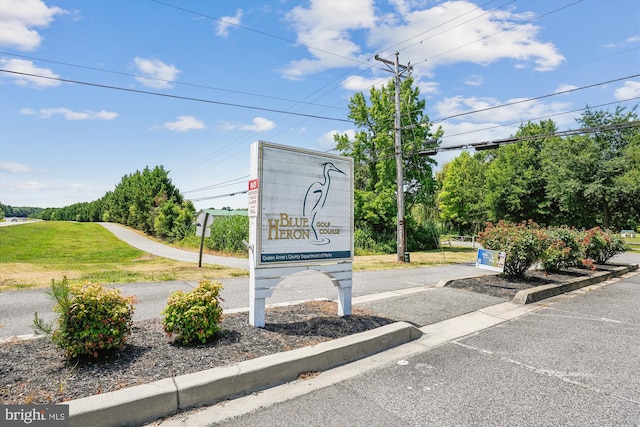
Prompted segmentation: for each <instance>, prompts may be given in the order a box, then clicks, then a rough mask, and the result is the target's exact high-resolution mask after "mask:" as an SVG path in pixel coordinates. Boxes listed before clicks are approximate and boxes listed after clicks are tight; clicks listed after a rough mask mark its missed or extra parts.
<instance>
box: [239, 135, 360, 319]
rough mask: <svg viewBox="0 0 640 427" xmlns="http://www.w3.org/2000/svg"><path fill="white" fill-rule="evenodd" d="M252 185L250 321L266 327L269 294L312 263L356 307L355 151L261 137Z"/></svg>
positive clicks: (343, 310) (344, 311)
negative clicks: (342, 151) (351, 154)
mask: <svg viewBox="0 0 640 427" xmlns="http://www.w3.org/2000/svg"><path fill="white" fill-rule="evenodd" d="M248 190H249V240H250V242H249V248H250V250H249V268H250V301H249V323H250V324H251V325H253V326H257V327H264V325H265V298H268V297H270V296H271V295H272V294H273V291H274V288H275V287H276V285H277V284H278V283H279V282H280V281H282V280H283V279H284V278H285V277H286V276H288V275H290V274H293V273H297V272H299V271H304V270H317V271H320V272H321V273H324V274H325V275H327V276H328V277H329V278H330V279H331V280H332V282H333V284H334V285H335V286H337V288H338V315H340V316H345V315H349V314H351V284H352V275H353V268H352V266H353V159H351V158H348V157H342V156H336V155H330V154H326V153H321V152H317V151H310V150H303V149H298V148H294V147H287V146H283V145H276V144H271V143H267V142H263V141H257V142H255V143H254V144H252V146H251V172H250V181H249V189H248Z"/></svg>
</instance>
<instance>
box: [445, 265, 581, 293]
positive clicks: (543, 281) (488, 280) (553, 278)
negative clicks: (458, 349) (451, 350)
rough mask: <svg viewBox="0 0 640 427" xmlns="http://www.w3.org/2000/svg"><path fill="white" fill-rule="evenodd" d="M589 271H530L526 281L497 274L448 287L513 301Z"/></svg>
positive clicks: (460, 280) (456, 281)
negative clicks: (524, 292) (527, 291)
mask: <svg viewBox="0 0 640 427" xmlns="http://www.w3.org/2000/svg"><path fill="white" fill-rule="evenodd" d="M588 275H589V272H588V271H587V270H580V271H575V272H572V271H562V272H559V273H553V274H550V273H545V272H544V271H543V270H529V271H528V272H527V274H526V276H525V278H524V279H507V278H506V277H500V276H499V275H497V274H495V275H494V274H490V275H487V276H479V277H473V278H469V279H459V280H454V281H452V282H449V283H448V284H447V287H449V288H455V289H463V290H467V291H472V292H478V293H482V294H486V295H491V296H493V297H498V298H506V299H512V298H513V297H515V296H516V294H517V293H518V291H521V290H523V289H531V288H535V287H536V286H541V285H550V284H561V283H566V282H567V281H569V280H571V279H575V278H576V277H586V276H588Z"/></svg>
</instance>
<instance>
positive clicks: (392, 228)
mask: <svg viewBox="0 0 640 427" xmlns="http://www.w3.org/2000/svg"><path fill="white" fill-rule="evenodd" d="M400 94H401V95H400V98H401V101H400V105H401V126H400V130H399V131H400V132H401V139H402V151H403V153H402V161H403V168H404V182H403V188H404V191H405V202H406V203H405V224H406V227H405V228H406V230H407V236H406V237H407V239H406V241H407V248H408V250H410V251H413V250H424V249H431V248H434V247H436V246H437V244H438V239H439V233H440V232H452V233H456V234H461V235H462V234H477V233H478V232H479V231H481V230H483V229H484V228H485V227H486V225H487V224H489V223H497V222H498V221H500V220H505V221H510V222H516V223H518V222H521V221H528V220H533V221H535V222H537V223H539V224H541V225H544V226H559V225H569V226H572V227H577V228H584V229H588V228H592V227H595V226H602V227H604V228H613V229H617V230H620V229H636V228H638V227H640V129H639V128H638V127H637V126H636V127H627V128H625V129H617V130H613V129H609V130H606V129H602V130H597V131H595V132H592V133H585V134H581V135H577V136H570V137H558V136H550V135H554V134H555V133H556V132H557V125H556V124H555V123H554V122H553V120H542V121H540V122H538V123H533V122H528V123H526V124H522V125H521V126H520V128H519V130H518V131H517V133H516V135H515V136H516V137H530V139H527V140H526V141H521V142H517V143H513V144H509V145H503V146H500V147H498V148H496V149H492V150H487V151H481V152H476V153H474V154H470V153H468V152H466V151H465V152H462V153H461V154H460V155H459V156H458V157H457V158H456V159H454V160H453V161H451V162H449V163H447V164H445V165H443V167H442V169H441V170H440V171H438V172H436V173H434V167H435V166H436V164H435V161H434V160H433V159H432V158H430V157H428V156H421V155H420V154H419V153H420V151H424V150H428V149H433V148H434V147H437V146H438V145H439V142H438V141H440V140H441V138H442V136H443V131H442V129H441V128H437V129H433V124H432V123H431V122H430V121H429V118H428V116H427V115H426V114H425V113H424V107H425V101H424V100H423V99H420V97H419V90H418V89H417V88H415V87H413V81H412V80H411V79H410V78H409V79H405V80H403V81H402V82H401V87H400ZM394 96H395V84H394V82H393V81H390V82H389V83H388V84H387V85H386V86H383V87H381V88H376V87H373V88H371V89H370V91H369V97H368V100H367V98H366V97H365V95H364V94H363V93H357V94H355V95H354V96H353V97H352V98H351V100H350V103H349V111H350V112H349V118H351V119H352V120H353V121H354V123H355V126H356V130H357V131H356V133H355V135H353V136H352V135H349V134H336V135H335V136H334V139H335V141H336V151H338V152H339V153H341V154H342V155H345V156H348V157H352V158H353V159H354V165H355V179H354V181H355V182H354V188H355V194H354V209H355V212H354V216H355V227H356V230H355V245H356V248H359V249H361V250H363V249H364V250H365V251H366V250H368V249H370V250H371V251H376V252H379V251H382V252H388V253H391V252H394V251H395V247H396V225H397V207H396V192H397V190H396V188H397V187H396V155H395V147H394V132H395V131H394V127H395V125H394V109H395V100H394ZM635 120H638V116H637V113H636V108H634V109H632V110H631V111H627V110H626V109H625V108H622V107H618V108H616V109H615V111H613V112H609V111H601V110H598V111H595V110H592V109H590V108H586V110H585V111H584V113H583V114H582V115H581V117H580V118H579V119H578V120H577V122H578V124H579V126H580V128H581V129H585V128H601V127H605V126H607V125H615V124H622V123H627V122H630V121H635ZM536 136H540V137H539V138H536Z"/></svg>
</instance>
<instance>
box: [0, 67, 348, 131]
mask: <svg viewBox="0 0 640 427" xmlns="http://www.w3.org/2000/svg"><path fill="white" fill-rule="evenodd" d="M0 71H2V72H4V73H11V74H17V75H22V76H28V77H36V78H41V79H47V80H56V81H59V82H64V83H74V84H79V85H85V86H93V87H99V88H103V89H112V90H120V91H124V92H132V93H141V94H145V95H154V96H162V97H165V98H173V99H182V100H185V101H196V102H204V103H207V104H217V105H225V106H228V107H236V108H246V109H249V110H258V111H270V112H272V113H281V114H289V115H293V116H302V117H309V118H313V119H321V120H333V121H337V122H347V123H352V121H351V120H347V119H339V118H336V117H323V116H316V115H313V114H303V113H294V112H290V111H284V110H277V109H273V108H264V107H255V106H251V105H244V104H235V103H231V102H223V101H213V100H209V99H202V98H193V97H188V96H180V95H171V94H168V93H160V92H151V91H147V90H140V89H131V88H125V87H120V86H112V85H104V84H99V83H90V82H84V81H81V80H71V79H63V78H60V77H51V76H42V75H38V74H32V73H24V72H20V71H12V70H5V69H0Z"/></svg>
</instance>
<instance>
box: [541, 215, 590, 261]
mask: <svg viewBox="0 0 640 427" xmlns="http://www.w3.org/2000/svg"><path fill="white" fill-rule="evenodd" d="M579 240H580V233H579V232H578V231H577V230H575V229H572V228H569V227H566V226H562V227H549V228H547V229H546V232H545V239H544V242H543V246H544V249H543V251H542V253H541V254H540V262H541V264H542V267H543V268H544V270H545V271H547V272H556V271H560V270H561V269H563V268H567V267H572V266H575V265H578V262H579V261H580V259H582V258H583V256H582V249H581V247H580V243H579Z"/></svg>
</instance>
